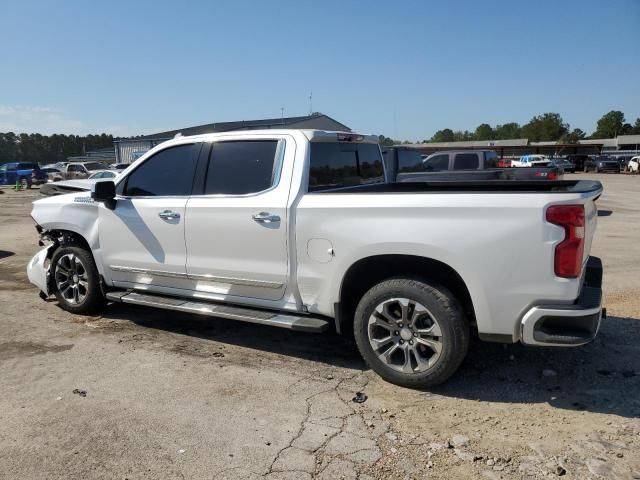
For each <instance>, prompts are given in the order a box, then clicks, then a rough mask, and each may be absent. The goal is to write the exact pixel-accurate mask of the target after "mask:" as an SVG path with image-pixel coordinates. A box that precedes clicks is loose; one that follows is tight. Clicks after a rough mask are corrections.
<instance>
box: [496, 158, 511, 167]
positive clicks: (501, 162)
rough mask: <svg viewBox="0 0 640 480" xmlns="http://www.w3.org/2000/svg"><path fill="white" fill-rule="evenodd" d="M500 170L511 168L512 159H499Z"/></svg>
mask: <svg viewBox="0 0 640 480" xmlns="http://www.w3.org/2000/svg"><path fill="white" fill-rule="evenodd" d="M498 168H511V159H510V158H500V159H498Z"/></svg>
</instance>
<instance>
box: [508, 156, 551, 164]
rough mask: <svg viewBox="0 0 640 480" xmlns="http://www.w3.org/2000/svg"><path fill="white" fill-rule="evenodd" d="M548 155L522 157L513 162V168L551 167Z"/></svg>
mask: <svg viewBox="0 0 640 480" xmlns="http://www.w3.org/2000/svg"><path fill="white" fill-rule="evenodd" d="M549 161H550V160H549V157H547V156H546V155H522V156H521V157H520V158H519V159H518V160H511V166H512V167H546V166H547V165H549Z"/></svg>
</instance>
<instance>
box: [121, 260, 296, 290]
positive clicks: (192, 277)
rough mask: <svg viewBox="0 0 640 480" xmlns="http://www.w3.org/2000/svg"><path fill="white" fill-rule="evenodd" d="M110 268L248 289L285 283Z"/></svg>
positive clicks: (122, 267) (272, 286) (275, 286)
mask: <svg viewBox="0 0 640 480" xmlns="http://www.w3.org/2000/svg"><path fill="white" fill-rule="evenodd" d="M109 268H110V269H111V270H113V271H114V272H123V273H140V274H144V275H156V276H159V277H172V278H183V279H185V280H204V281H206V282H213V283H228V284H231V285H243V286H248V287H262V288H282V287H283V286H284V284H283V283H279V282H267V281H264V280H253V279H250V278H233V277H216V276H214V275H209V274H204V275H194V274H192V275H187V274H186V273H179V272H167V271H164V270H151V269H147V268H134V267H124V266H120V265H110V266H109Z"/></svg>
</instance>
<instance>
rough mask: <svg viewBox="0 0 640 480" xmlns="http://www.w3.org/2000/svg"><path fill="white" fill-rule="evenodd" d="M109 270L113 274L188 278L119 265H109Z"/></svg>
mask: <svg viewBox="0 0 640 480" xmlns="http://www.w3.org/2000/svg"><path fill="white" fill-rule="evenodd" d="M109 268H110V269H111V270H113V271H114V272H123V273H142V274H144V275H156V276H158V277H172V278H185V279H186V278H188V277H187V274H186V273H180V272H167V271H165V270H151V269H148V268H134V267H123V266H120V265H109Z"/></svg>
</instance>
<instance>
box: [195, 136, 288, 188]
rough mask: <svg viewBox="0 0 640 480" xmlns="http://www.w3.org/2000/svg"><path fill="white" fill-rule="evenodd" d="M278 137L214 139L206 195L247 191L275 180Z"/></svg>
mask: <svg viewBox="0 0 640 480" xmlns="http://www.w3.org/2000/svg"><path fill="white" fill-rule="evenodd" d="M278 144H279V141H278V140H248V141H247V140H243V141H229V142H214V143H213V145H212V146H211V153H210V155H209V167H208V169H207V176H206V180H205V187H204V190H205V192H204V193H205V195H221V194H223V195H248V194H252V193H259V192H262V191H264V190H267V189H269V188H271V187H272V186H273V185H274V184H275V182H276V181H277V179H276V174H277V168H276V152H277V151H278Z"/></svg>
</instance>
